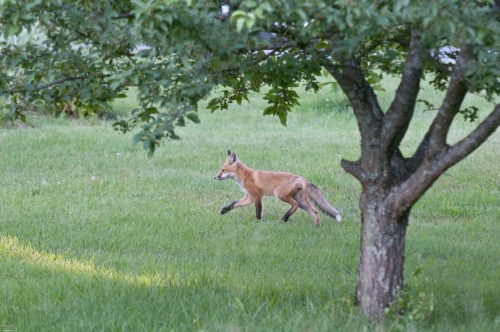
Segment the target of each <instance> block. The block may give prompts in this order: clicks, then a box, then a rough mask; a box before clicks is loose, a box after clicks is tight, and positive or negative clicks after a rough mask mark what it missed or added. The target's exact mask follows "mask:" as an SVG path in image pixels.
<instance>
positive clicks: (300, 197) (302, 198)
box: [295, 191, 320, 227]
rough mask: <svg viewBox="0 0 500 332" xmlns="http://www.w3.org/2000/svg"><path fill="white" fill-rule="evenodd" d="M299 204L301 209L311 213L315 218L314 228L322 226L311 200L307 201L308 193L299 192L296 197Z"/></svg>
mask: <svg viewBox="0 0 500 332" xmlns="http://www.w3.org/2000/svg"><path fill="white" fill-rule="evenodd" d="M295 198H296V199H297V202H298V203H299V207H300V208H301V209H302V210H304V211H306V212H307V213H309V214H310V215H311V216H312V217H313V218H314V226H317V227H318V226H319V225H320V220H319V213H318V211H316V209H315V208H314V207H313V206H312V205H311V203H310V202H309V200H308V199H307V196H306V193H305V192H304V191H299V192H298V193H297V195H296V196H295Z"/></svg>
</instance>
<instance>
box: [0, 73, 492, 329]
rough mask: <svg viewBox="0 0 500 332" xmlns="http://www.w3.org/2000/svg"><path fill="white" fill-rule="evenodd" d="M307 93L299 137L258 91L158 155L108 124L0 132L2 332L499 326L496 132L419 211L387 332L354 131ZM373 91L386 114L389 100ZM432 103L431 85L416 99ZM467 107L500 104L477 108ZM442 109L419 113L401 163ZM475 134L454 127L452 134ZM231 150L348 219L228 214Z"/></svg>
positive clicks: (334, 106)
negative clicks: (362, 275) (358, 298)
mask: <svg viewBox="0 0 500 332" xmlns="http://www.w3.org/2000/svg"><path fill="white" fill-rule="evenodd" d="M385 86H386V89H387V91H393V90H394V88H395V86H396V81H395V80H394V79H387V80H386V81H385ZM302 95H303V99H302V101H301V103H302V106H301V107H300V108H298V109H297V110H295V111H294V112H293V113H291V114H290V115H289V119H288V126H287V127H283V126H281V125H280V124H279V120H278V118H275V117H262V113H261V110H263V109H264V107H265V105H266V104H265V101H263V100H262V99H261V97H262V96H261V95H258V94H257V95H253V96H252V98H251V100H250V101H251V102H250V104H248V103H244V104H243V105H242V106H233V107H231V109H230V110H229V111H221V112H219V111H218V112H216V113H215V114H210V112H208V111H206V110H204V109H203V108H201V111H200V118H201V120H202V123H201V124H200V125H194V124H190V125H188V126H187V127H185V128H180V129H179V130H178V134H179V135H180V136H181V137H182V139H181V140H179V141H170V142H166V143H165V144H163V145H162V147H161V148H159V149H158V150H157V152H156V153H155V155H154V157H153V158H148V157H147V153H146V152H145V151H144V150H143V149H142V147H141V146H140V145H133V144H132V143H131V141H132V135H125V136H124V135H121V134H119V133H117V132H115V131H113V129H112V127H111V123H110V122H102V121H99V120H97V119H89V120H70V119H64V118H62V119H53V118H47V117H36V116H33V117H31V118H30V121H31V122H32V123H33V124H34V127H33V128H24V129H6V128H4V129H0V146H1V150H0V170H1V172H0V211H1V212H0V325H2V329H5V328H11V327H13V328H14V329H15V331H19V332H20V331H52V330H54V331H201V330H203V331H336V330H338V331H359V330H374V329H377V330H387V331H399V330H405V331H422V330H433V331H498V330H500V222H499V220H500V171H499V168H498V165H499V164H500V157H499V154H498V148H499V145H500V133H498V132H497V133H495V134H494V135H493V137H491V138H490V139H489V141H488V142H487V143H485V144H484V145H483V146H482V147H481V148H480V149H479V150H478V151H476V152H475V153H474V154H473V155H471V156H469V157H468V158H467V159H466V160H464V161H463V162H462V163H460V164H459V165H457V166H455V167H454V168H452V169H451V170H450V171H449V172H448V173H447V174H445V175H444V176H442V177H441V179H439V180H438V181H437V183H436V184H435V185H434V186H433V187H432V188H431V189H430V190H429V191H428V192H427V193H426V195H425V196H424V197H423V198H422V199H421V200H420V201H419V202H418V203H417V205H416V206H415V207H414V208H413V210H412V215H411V218H410V225H409V228H408V236H407V247H406V264H405V271H406V278H405V282H406V284H407V285H408V289H409V290H408V295H407V300H408V308H407V315H404V316H400V317H394V316H390V317H389V318H388V319H387V321H386V323H385V325H384V326H378V327H377V326H372V325H369V324H367V323H366V322H365V321H364V320H363V319H362V318H360V317H359V315H358V314H357V310H356V308H355V307H353V305H352V299H353V296H354V288H355V284H356V278H357V264H358V250H359V232H360V212H359V208H358V200H359V193H360V185H359V184H358V183H357V182H356V180H355V179H354V178H352V177H351V176H349V175H348V174H346V173H345V172H344V171H343V170H342V168H341V167H340V160H341V159H342V158H346V159H350V160H355V159H356V158H357V157H358V156H359V133H358V132H357V125H356V121H355V119H354V117H353V116H352V114H351V113H349V112H348V111H347V110H346V107H345V102H344V101H343V100H342V99H341V98H340V96H338V95H335V94H334V93H332V92H331V91H329V89H328V88H323V89H322V90H321V92H320V93H319V94H316V95H314V94H305V93H302ZM379 95H380V100H381V104H382V106H383V107H387V105H388V103H389V101H390V98H391V93H390V92H387V93H383V92H381V93H379ZM438 97H439V94H438V93H436V92H434V91H432V90H431V89H430V88H429V87H425V86H424V89H423V92H422V96H420V98H424V99H428V100H429V101H431V102H434V103H435V104H438V103H439V102H438V100H439V99H438ZM133 103H134V99H133V98H130V99H126V100H119V101H118V102H117V103H116V104H115V108H116V109H117V110H118V111H123V110H125V111H128V110H131V109H133V108H134V105H133ZM467 104H468V105H476V106H478V107H480V109H483V110H490V109H491V107H492V106H491V105H489V104H487V103H486V102H485V101H484V100H482V99H481V98H480V97H471V98H469V99H468V100H467ZM433 114H434V112H424V110H423V105H421V108H420V109H418V110H417V114H416V119H415V121H414V123H413V124H412V126H411V128H410V132H409V133H408V135H407V137H406V139H405V141H404V142H403V144H402V149H403V150H404V152H405V153H406V154H409V153H411V152H412V151H413V149H415V147H416V144H417V143H418V142H419V140H420V139H421V138H422V136H423V134H424V133H425V130H426V126H428V124H429V122H430V121H431V115H433ZM481 114H482V115H483V116H484V115H485V114H486V113H485V112H483V113H481ZM473 128H474V124H470V123H466V122H465V121H464V120H463V119H462V118H461V117H459V118H458V119H457V120H456V121H455V123H454V127H453V130H454V131H453V133H452V134H451V135H450V140H451V141H452V142H456V141H457V140H459V139H460V138H462V137H463V136H464V135H466V133H468V132H469V131H470V130H472V129H473ZM227 149H231V150H233V151H236V152H237V153H238V156H239V158H240V159H241V160H242V161H243V162H244V163H245V164H247V165H248V166H249V167H252V168H258V169H265V170H275V171H287V172H292V173H296V174H300V175H302V176H304V177H306V178H307V179H309V180H310V181H311V182H313V183H314V184H316V185H317V186H318V187H320V188H321V189H322V190H323V192H324V194H325V196H326V197H327V199H328V200H329V201H330V203H331V204H332V205H333V206H334V207H335V208H337V209H338V210H339V211H340V212H341V213H342V215H343V222H342V223H338V222H336V221H335V220H333V219H329V218H327V217H326V216H324V215H322V216H321V217H322V225H321V227H320V228H316V227H314V225H313V220H312V217H311V216H310V215H309V214H307V213H305V212H304V211H300V212H297V213H296V214H294V215H293V216H292V217H291V219H290V221H289V222H288V223H282V222H281V221H280V220H281V217H282V215H283V214H284V213H285V212H286V211H287V210H288V205H287V204H285V203H283V202H281V201H278V200H277V199H274V198H269V197H268V198H265V199H264V220H263V221H257V220H255V217H254V207H253V206H249V207H245V208H241V209H236V210H234V211H231V212H230V213H228V214H226V215H223V216H221V215H219V214H218V211H219V209H220V208H221V207H223V206H224V205H226V204H227V203H229V202H231V201H233V200H236V199H239V198H241V197H243V194H242V193H241V190H240V189H239V187H238V186H237V185H236V183H234V181H223V182H219V181H214V180H213V177H214V175H215V174H216V173H217V172H218V171H219V168H220V166H221V165H222V163H223V161H224V159H225V154H226V150H227ZM419 271H420V273H418V272H419ZM415 272H417V273H415Z"/></svg>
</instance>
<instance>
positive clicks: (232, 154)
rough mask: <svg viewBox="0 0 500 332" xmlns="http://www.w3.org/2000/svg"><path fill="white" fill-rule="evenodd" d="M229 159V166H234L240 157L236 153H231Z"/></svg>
mask: <svg viewBox="0 0 500 332" xmlns="http://www.w3.org/2000/svg"><path fill="white" fill-rule="evenodd" d="M228 152H229V151H228ZM227 159H228V160H229V165H232V164H234V163H235V162H237V161H238V157H237V156H236V153H234V152H233V153H231V155H230V156H228V157H227Z"/></svg>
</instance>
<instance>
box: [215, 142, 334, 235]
mask: <svg viewBox="0 0 500 332" xmlns="http://www.w3.org/2000/svg"><path fill="white" fill-rule="evenodd" d="M214 179H215V180H225V179H234V180H235V181H236V182H237V183H238V184H239V185H240V187H241V189H242V190H243V192H244V193H245V197H244V198H242V199H240V200H239V201H234V202H232V203H231V204H228V205H226V206H224V207H223V208H222V209H221V210H220V211H219V212H220V214H226V213H228V212H229V211H231V210H232V209H235V208H237V207H242V206H246V205H250V204H252V203H255V210H256V216H257V219H262V196H276V197H277V198H279V199H281V200H282V201H284V202H287V203H288V204H290V205H291V206H292V207H291V209H290V210H288V212H287V213H285V215H284V216H283V218H282V219H281V220H283V221H285V222H286V221H288V219H289V218H290V216H291V215H292V214H293V213H294V212H295V211H297V208H299V207H300V208H301V209H302V210H304V211H306V212H307V213H309V214H310V215H311V216H313V218H314V225H315V226H319V225H320V222H319V214H318V211H316V210H315V209H314V207H313V206H312V205H311V203H310V202H309V200H308V198H310V199H311V200H312V201H313V202H314V203H315V204H316V205H317V206H318V207H319V209H320V210H321V211H322V212H324V213H325V214H327V215H328V216H329V217H332V218H335V219H337V221H339V222H340V221H342V216H341V215H340V213H339V211H337V210H335V208H333V207H332V206H331V205H330V204H329V203H328V202H327V201H326V199H325V197H324V196H323V194H322V193H321V190H319V188H318V187H316V186H315V185H314V184H312V183H311V182H309V181H307V180H306V179H304V178H303V177H301V176H298V175H295V174H291V173H283V172H264V171H256V170H253V169H251V168H248V167H247V166H245V164H243V163H242V162H241V161H240V160H239V159H238V157H237V156H236V153H234V152H231V151H230V150H227V158H226V162H225V163H224V165H222V169H221V171H220V172H219V173H218V174H217V175H216V176H215V177H214Z"/></svg>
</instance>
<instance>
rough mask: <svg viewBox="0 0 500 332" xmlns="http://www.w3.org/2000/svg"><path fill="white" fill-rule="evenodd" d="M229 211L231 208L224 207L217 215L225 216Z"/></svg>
mask: <svg viewBox="0 0 500 332" xmlns="http://www.w3.org/2000/svg"><path fill="white" fill-rule="evenodd" d="M230 210H231V207H227V206H224V207H223V208H222V209H220V211H219V213H220V214H226V213H228V212H229V211H230Z"/></svg>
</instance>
